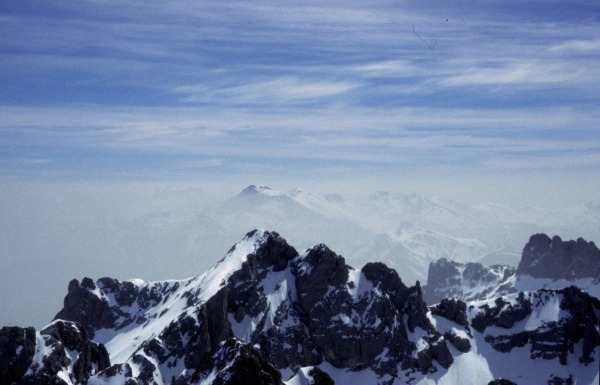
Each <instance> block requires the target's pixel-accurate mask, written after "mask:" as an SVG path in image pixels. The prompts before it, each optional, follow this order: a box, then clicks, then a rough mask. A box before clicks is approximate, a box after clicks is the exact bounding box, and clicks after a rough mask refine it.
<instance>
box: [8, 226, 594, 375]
mask: <svg viewBox="0 0 600 385" xmlns="http://www.w3.org/2000/svg"><path fill="white" fill-rule="evenodd" d="M57 318H64V319H67V320H59V319H57V320H56V321H55V322H54V323H53V324H52V325H54V326H53V328H54V329H56V328H57V327H59V329H58V330H55V331H52V332H49V333H50V334H51V335H52V336H54V337H53V338H54V339H56V340H57V341H59V340H61V341H67V340H70V338H69V337H67V335H71V334H73V333H71V332H70V331H71V330H79V333H77V335H80V336H81V338H80V339H78V340H81V341H87V344H88V346H95V347H96V351H98V352H100V351H102V349H105V350H106V351H107V352H108V355H109V357H110V362H108V361H107V360H99V359H98V357H99V355H98V354H96V355H94V354H92V353H90V360H89V361H86V362H89V365H88V364H86V365H84V366H83V367H84V368H86V369H85V370H80V369H79V368H81V367H82V366H81V365H77V364H76V362H78V361H77V357H80V356H81V354H79V355H77V356H76V355H75V354H74V353H73V349H71V348H68V349H66V350H64V351H65V352H66V353H64V354H63V353H60V351H61V350H60V349H61V348H60V347H59V345H52V346H56V347H54V348H52V349H49V348H45V347H46V346H47V345H48V340H47V338H46V337H43V335H44V331H42V332H41V334H40V333H36V332H35V331H34V330H32V329H22V328H16V329H15V328H2V329H0V376H6V375H7V374H6V373H11V374H10V375H11V376H12V377H10V378H11V382H12V381H13V380H12V379H14V381H15V382H17V384H29V383H31V381H33V380H32V378H33V377H31V376H32V374H34V373H37V374H36V376H37V377H36V380H35V381H36V382H35V383H37V384H46V383H47V384H55V383H60V384H64V383H66V384H73V385H74V384H82V385H83V384H87V385H112V384H117V383H119V384H124V383H127V384H158V385H166V384H171V385H183V384H198V385H200V384H202V385H237V384H245V383H252V384H257V385H267V384H268V385H271V384H273V385H275V384H276V385H283V384H286V385H304V384H312V385H331V384H340V385H342V384H348V383H349V382H358V383H365V384H373V385H376V384H381V385H400V384H406V383H411V384H457V383H473V384H487V383H489V382H490V381H493V380H495V379H499V378H504V379H508V380H510V381H511V382H512V383H516V384H521V385H526V384H546V383H552V384H557V383H565V384H566V383H577V384H584V385H587V384H596V383H597V382H598V380H599V375H598V372H599V370H598V361H597V360H598V359H599V358H600V324H599V319H600V301H599V300H598V299H597V298H594V297H593V296H590V295H589V294H587V293H586V292H584V291H582V290H580V289H578V288H576V287H573V286H570V287H566V288H564V289H560V290H531V291H525V292H520V293H509V294H501V293H496V294H495V295H493V296H491V298H488V299H485V300H476V301H469V302H463V301H460V300H457V299H442V300H441V301H440V302H439V303H438V304H436V305H434V306H431V307H429V308H428V307H427V306H426V304H425V302H424V301H423V293H422V290H421V287H420V286H419V285H418V284H417V285H415V286H411V287H409V286H407V285H405V284H404V282H403V281H402V279H401V278H400V276H399V275H398V273H397V272H396V271H395V270H393V269H391V268H389V267H387V266H385V265H384V264H382V263H368V264H366V265H365V266H364V267H362V268H361V269H360V270H357V269H354V268H352V267H350V266H348V265H347V264H346V261H345V259H344V258H343V257H342V256H340V255H338V254H336V253H335V252H333V251H332V250H331V249H329V248H328V247H327V246H325V245H324V244H319V245H316V246H314V247H311V248H309V249H306V250H304V251H302V252H298V251H297V250H296V249H295V248H294V247H292V246H291V245H289V244H288V243H287V241H286V240H285V239H283V238H282V237H281V236H280V235H279V234H277V233H275V232H269V231H264V230H255V231H252V232H250V233H248V234H247V235H246V237H244V239H243V240H242V241H240V242H238V243H237V244H236V245H235V246H234V247H232V248H231V249H230V251H229V252H228V253H227V255H226V256H225V257H224V258H223V259H222V260H221V261H220V262H219V263H217V264H216V265H215V266H214V267H213V268H211V269H209V270H207V271H206V272H204V273H203V274H200V275H198V276H196V277H192V278H188V279H184V280H172V281H156V282H145V281H142V280H128V281H118V280H115V279H111V278H101V279H99V280H97V281H96V282H94V281H93V280H91V279H89V278H84V279H83V280H82V281H81V282H79V281H77V280H73V281H72V282H71V283H70V284H69V289H68V293H67V296H66V297H65V301H64V308H63V309H62V310H61V311H60V312H59V313H58V314H57ZM73 322H76V323H73ZM52 325H51V326H52ZM70 325H76V326H70ZM47 329H48V328H47ZM45 330H46V329H45ZM69 333H70V334H69ZM90 336H93V340H94V341H95V342H91V341H90V338H89V337H90ZM24 338H26V339H28V340H30V341H32V342H31V343H29V344H24V343H22V342H21V341H23V339H24ZM65 344H66V342H65ZM80 345H85V343H83V342H82V343H81V344H80ZM20 346H23V347H22V348H21V347H20ZM65 346H66V345H65ZM90 349H92V348H90ZM92 350H93V349H92ZM17 351H18V352H19V353H22V356H23V357H25V359H24V360H22V361H20V362H21V364H20V365H19V366H18V370H15V366H14V365H13V364H11V363H10V358H11V357H12V356H14V355H15V354H16V353H15V352H17ZM54 351H56V352H59V353H58V354H55V353H52V352H54ZM50 356H52V357H58V359H52V360H49V359H47V357H50ZM61 357H63V358H61ZM94 357H96V358H94ZM28 359H30V360H29V361H28ZM50 362H58V363H59V364H58V365H54V364H52V365H50V366H48V365H49V363H50ZM11 365H12V366H11ZM0 378H1V377H0ZM4 378H7V377H4ZM61 381H62V382H61ZM9 383H10V382H9Z"/></svg>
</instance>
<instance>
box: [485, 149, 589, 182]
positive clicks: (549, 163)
mask: <svg viewBox="0 0 600 385" xmlns="http://www.w3.org/2000/svg"><path fill="white" fill-rule="evenodd" d="M482 165H483V166H484V167H486V168H489V169H496V170H538V171H540V172H541V171H547V170H554V171H557V170H564V169H573V168H587V169H588V170H589V171H592V170H597V169H598V167H600V154H598V153H593V154H570V155H564V154H557V155H551V156H548V155H545V156H523V157H512V158H501V159H497V158H495V159H490V160H485V161H483V163H482ZM595 179H597V178H595Z"/></svg>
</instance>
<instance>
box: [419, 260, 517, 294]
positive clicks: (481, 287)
mask: <svg viewBox="0 0 600 385" xmlns="http://www.w3.org/2000/svg"><path fill="white" fill-rule="evenodd" d="M515 273H516V269H515V268H514V267H512V266H507V265H493V266H489V267H488V266H483V265H482V264H480V263H472V262H469V263H458V262H454V261H450V260H448V259H446V258H441V259H438V260H437V261H433V262H431V263H430V264H429V270H428V273H427V285H426V286H425V287H424V288H423V299H424V300H425V302H427V303H428V304H435V303H438V302H440V301H441V300H442V299H444V298H456V299H461V300H463V301H474V300H481V299H488V298H492V297H495V296H499V295H505V294H509V293H515V292H516V291H517V290H516V289H515V288H514V284H513V281H514V279H513V278H514V276H515Z"/></svg>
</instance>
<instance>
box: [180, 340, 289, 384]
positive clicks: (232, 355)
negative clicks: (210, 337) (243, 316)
mask: <svg viewBox="0 0 600 385" xmlns="http://www.w3.org/2000/svg"><path fill="white" fill-rule="evenodd" d="M211 374H213V375H215V378H214V380H213V382H212V384H213V385H245V384H255V385H280V384H282V382H281V374H280V373H279V371H278V370H277V369H276V368H275V367H274V366H273V365H272V364H270V363H269V362H267V361H266V360H264V359H263V358H262V357H261V355H260V353H259V352H257V351H256V350H255V349H254V348H252V347H251V346H249V345H248V344H245V343H243V342H241V341H239V340H236V339H227V340H225V341H223V342H222V343H220V344H218V345H217V346H215V348H213V349H212V351H211V352H210V353H209V354H208V355H206V356H205V357H204V359H203V360H202V362H200V364H199V365H198V367H197V368H195V369H194V370H192V371H190V372H188V373H185V374H182V375H180V376H178V377H177V378H175V379H174V380H173V382H172V385H184V384H190V383H200V382H201V381H202V379H204V378H206V377H208V376H210V375H211Z"/></svg>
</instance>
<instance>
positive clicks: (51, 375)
mask: <svg viewBox="0 0 600 385" xmlns="http://www.w3.org/2000/svg"><path fill="white" fill-rule="evenodd" d="M109 366H110V360H109V355H108V352H107V351H106V348H105V347H104V346H103V345H102V344H97V343H95V342H93V341H90V339H89V337H88V333H87V332H86V330H85V329H84V328H82V327H81V326H80V325H78V324H76V323H73V322H68V321H62V320H57V321H55V322H53V323H52V324H50V325H48V326H47V327H46V328H44V329H42V330H41V331H39V332H37V331H36V330H35V329H34V328H32V327H29V328H21V327H17V326H14V327H4V328H1V329H0V384H2V385H10V384H13V383H14V384H17V385H29V384H32V385H33V384H35V385H46V384H48V385H50V384H52V385H54V384H56V385H73V384H80V383H85V382H86V381H87V380H88V379H89V378H90V376H91V375H94V374H96V373H98V372H100V371H102V370H104V369H106V368H108V367H109Z"/></svg>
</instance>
